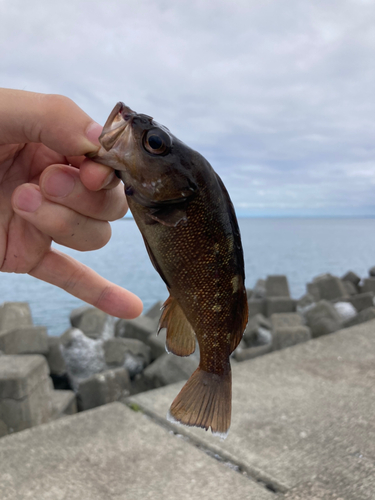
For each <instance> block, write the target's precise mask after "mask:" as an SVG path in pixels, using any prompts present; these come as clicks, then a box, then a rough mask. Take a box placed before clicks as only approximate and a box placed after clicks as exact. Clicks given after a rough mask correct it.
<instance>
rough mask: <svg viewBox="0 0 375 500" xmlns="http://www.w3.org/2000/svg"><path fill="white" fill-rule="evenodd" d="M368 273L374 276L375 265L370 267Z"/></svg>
mask: <svg viewBox="0 0 375 500" xmlns="http://www.w3.org/2000/svg"><path fill="white" fill-rule="evenodd" d="M368 273H369V275H370V276H374V277H375V266H373V267H371V268H370V269H369V271H368Z"/></svg>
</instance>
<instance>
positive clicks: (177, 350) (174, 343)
mask: <svg viewBox="0 0 375 500" xmlns="http://www.w3.org/2000/svg"><path fill="white" fill-rule="evenodd" d="M162 328H166V329H167V341H166V348H167V350H168V351H169V352H173V354H176V355H177V356H190V354H193V352H194V351H195V334H194V330H193V329H192V327H191V325H190V323H189V322H188V320H187V319H186V316H185V314H184V312H183V311H182V309H181V307H180V305H179V304H178V302H177V300H176V299H175V298H174V297H172V296H171V295H170V296H169V297H168V299H167V300H166V301H165V303H164V305H163V312H162V315H161V318H160V323H159V331H160V330H161V329H162Z"/></svg>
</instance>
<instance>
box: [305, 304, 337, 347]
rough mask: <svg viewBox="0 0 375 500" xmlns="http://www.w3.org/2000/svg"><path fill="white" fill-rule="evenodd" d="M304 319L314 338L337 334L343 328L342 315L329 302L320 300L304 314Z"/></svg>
mask: <svg viewBox="0 0 375 500" xmlns="http://www.w3.org/2000/svg"><path fill="white" fill-rule="evenodd" d="M304 317H305V320H306V322H307V325H308V326H309V327H310V328H311V334H312V336H313V337H314V338H315V337H320V336H321V335H326V334H328V333H332V332H335V331H336V330H338V329H339V328H340V326H341V318H340V315H339V314H338V312H337V311H336V309H335V308H334V306H333V304H331V303H330V302H328V301H327V300H320V301H319V302H318V303H317V304H316V305H315V306H314V307H312V308H311V309H308V310H307V311H306V312H305V313H304Z"/></svg>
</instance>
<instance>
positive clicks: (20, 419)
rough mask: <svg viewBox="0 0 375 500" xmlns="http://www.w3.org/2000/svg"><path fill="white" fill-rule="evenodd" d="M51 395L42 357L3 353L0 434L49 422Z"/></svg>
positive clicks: (50, 382) (0, 386)
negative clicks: (6, 354) (5, 354)
mask: <svg viewBox="0 0 375 500" xmlns="http://www.w3.org/2000/svg"><path fill="white" fill-rule="evenodd" d="M51 396H52V381H51V379H50V377H49V374H48V365H47V361H46V360H45V358H44V357H43V356H37V355H35V356H2V357H1V362H0V436H4V435H5V434H10V433H12V432H17V431H21V430H23V429H27V428H28V427H33V426H35V425H40V424H42V423H45V422H48V421H49V420H50V419H51V417H52V402H51ZM0 498H1V495H0Z"/></svg>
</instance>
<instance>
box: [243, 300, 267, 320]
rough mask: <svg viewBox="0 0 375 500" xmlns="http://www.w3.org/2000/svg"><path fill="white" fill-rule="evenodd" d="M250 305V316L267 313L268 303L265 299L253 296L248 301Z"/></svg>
mask: <svg viewBox="0 0 375 500" xmlns="http://www.w3.org/2000/svg"><path fill="white" fill-rule="evenodd" d="M247 304H248V307H249V318H251V317H252V316H255V315H256V314H263V316H266V314H267V303H266V300H265V299H256V298H254V297H253V296H252V297H251V299H250V300H248V301H247Z"/></svg>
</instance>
